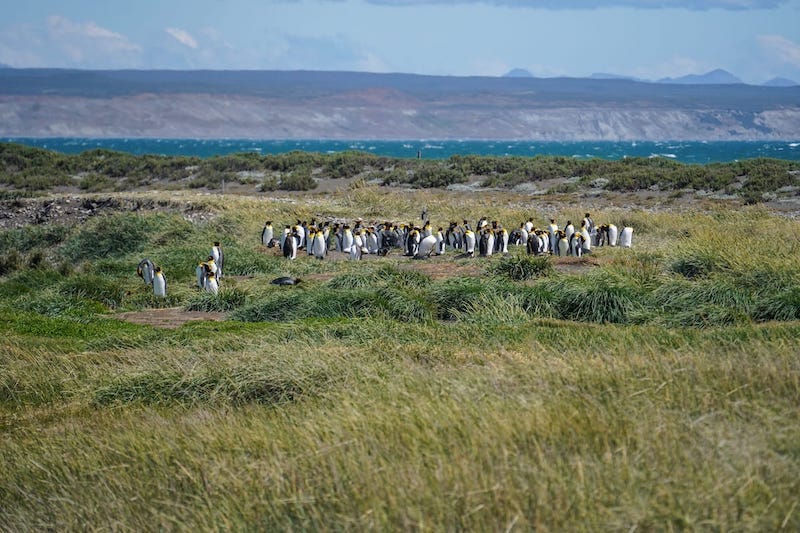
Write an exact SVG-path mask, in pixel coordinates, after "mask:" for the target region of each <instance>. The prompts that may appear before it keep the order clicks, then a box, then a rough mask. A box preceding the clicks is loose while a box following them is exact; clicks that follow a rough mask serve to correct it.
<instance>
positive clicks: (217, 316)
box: [113, 307, 225, 329]
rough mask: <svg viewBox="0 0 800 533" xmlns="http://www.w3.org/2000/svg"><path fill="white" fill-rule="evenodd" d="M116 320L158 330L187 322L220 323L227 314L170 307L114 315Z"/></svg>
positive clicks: (172, 327)
mask: <svg viewBox="0 0 800 533" xmlns="http://www.w3.org/2000/svg"><path fill="white" fill-rule="evenodd" d="M113 317H114V318H117V319H119V320H124V321H126V322H132V323H134V324H142V325H147V326H153V327H156V328H165V329H175V328H179V327H181V326H182V325H184V324H186V323H187V322H192V321H196V320H210V321H214V322H219V321H221V320H225V313H216V312H204V311H184V310H183V308H181V307H168V308H165V309H146V310H144V311H130V312H127V313H119V314H116V315H113Z"/></svg>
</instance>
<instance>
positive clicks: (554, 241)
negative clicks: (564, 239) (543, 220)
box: [547, 218, 558, 254]
mask: <svg viewBox="0 0 800 533" xmlns="http://www.w3.org/2000/svg"><path fill="white" fill-rule="evenodd" d="M547 231H548V234H549V235H550V253H553V254H554V253H556V248H557V247H558V224H556V219H554V218H551V219H550V225H549V226H548V227H547Z"/></svg>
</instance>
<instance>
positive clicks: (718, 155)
mask: <svg viewBox="0 0 800 533" xmlns="http://www.w3.org/2000/svg"><path fill="white" fill-rule="evenodd" d="M0 141H2V142H6V143H18V144H23V145H26V146H32V147H37V148H43V149H48V150H53V151H56V152H60V153H65V154H78V153H81V152H84V151H87V150H94V149H104V150H113V151H119V152H125V153H130V154H133V155H146V154H147V155H163V156H192V157H200V158H208V157H214V156H219V155H229V154H233V153H259V154H262V155H277V154H283V153H288V152H292V151H303V152H316V153H323V154H333V153H339V152H346V151H360V152H365V153H371V154H374V155H377V156H385V157H398V158H416V157H420V158H426V159H447V158H449V157H451V156H453V155H463V156H469V155H476V156H497V157H503V156H520V157H534V156H537V155H538V156H562V157H572V158H580V159H592V158H600V159H608V160H618V159H624V158H627V157H647V158H653V157H662V158H665V159H672V160H675V161H680V162H682V163H693V164H708V163H724V162H732V161H739V160H744V159H755V158H760V157H766V158H775V159H786V160H791V161H800V140H794V139H787V140H778V141H775V140H773V141H631V140H628V141H538V140H536V141H534V140H497V139H491V140H474V139H469V140H466V139H465V140H452V139H405V140H402V139H401V140H377V139H348V140H342V139H337V140H331V139H232V138H219V139H212V138H203V139H192V138H186V139H181V138H152V137H119V138H96V137H3V138H0Z"/></svg>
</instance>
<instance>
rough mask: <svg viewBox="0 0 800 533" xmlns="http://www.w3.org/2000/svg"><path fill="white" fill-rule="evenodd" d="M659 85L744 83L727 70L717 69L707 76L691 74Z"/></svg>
mask: <svg viewBox="0 0 800 533" xmlns="http://www.w3.org/2000/svg"><path fill="white" fill-rule="evenodd" d="M658 81H659V83H681V84H684V85H730V84H738V83H744V82H743V81H742V80H740V79H739V78H737V77H736V76H734V75H733V74H731V73H730V72H728V71H727V70H722V69H719V68H718V69H716V70H712V71H711V72H706V73H705V74H689V75H688V76H681V77H680V78H664V79H661V80H658Z"/></svg>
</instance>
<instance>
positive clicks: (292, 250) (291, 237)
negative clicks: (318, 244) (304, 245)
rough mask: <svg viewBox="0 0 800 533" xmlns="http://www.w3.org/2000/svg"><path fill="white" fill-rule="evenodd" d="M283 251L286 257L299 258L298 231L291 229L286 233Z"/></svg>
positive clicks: (290, 258)
mask: <svg viewBox="0 0 800 533" xmlns="http://www.w3.org/2000/svg"><path fill="white" fill-rule="evenodd" d="M281 251H282V252H283V257H285V258H286V259H289V260H293V259H296V258H297V233H295V232H294V231H291V232H290V233H289V234H288V235H286V238H284V239H283V246H282V247H281Z"/></svg>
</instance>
